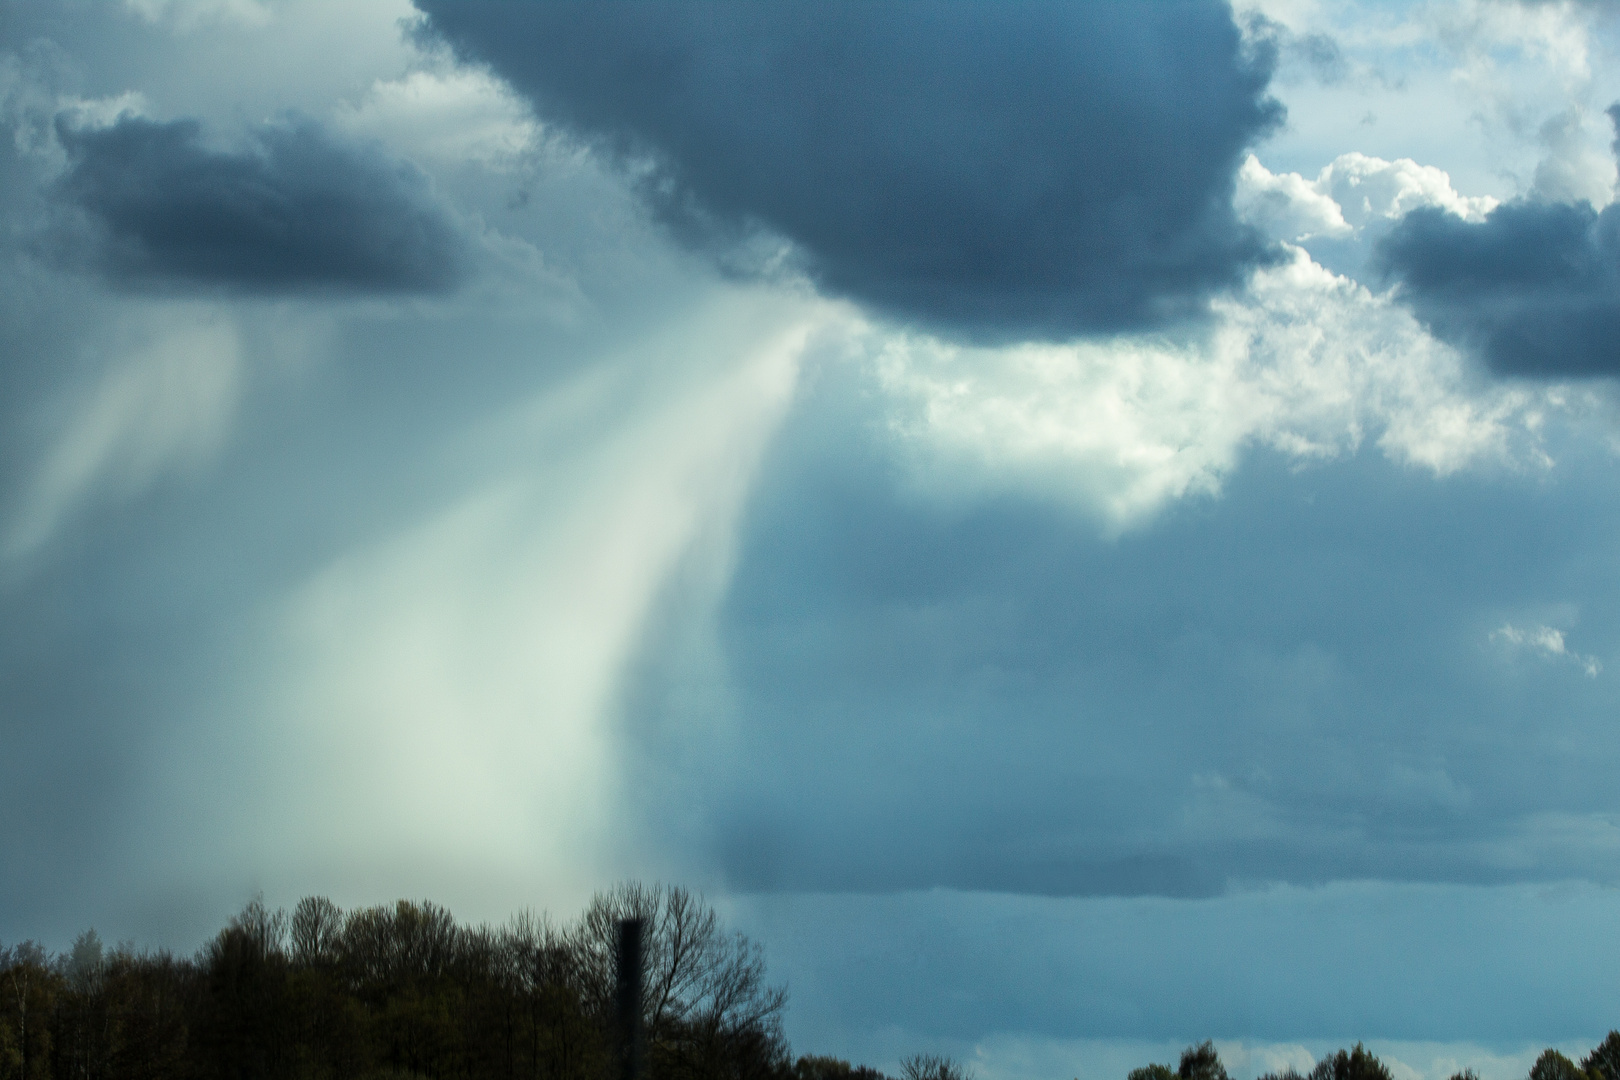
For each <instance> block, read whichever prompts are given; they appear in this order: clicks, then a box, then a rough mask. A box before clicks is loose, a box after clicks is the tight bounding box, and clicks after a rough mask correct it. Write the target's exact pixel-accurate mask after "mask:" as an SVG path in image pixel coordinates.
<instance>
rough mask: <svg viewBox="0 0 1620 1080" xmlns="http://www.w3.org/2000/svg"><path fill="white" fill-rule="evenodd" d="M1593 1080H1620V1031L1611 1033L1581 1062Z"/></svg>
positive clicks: (1582, 1067) (1583, 1068)
mask: <svg viewBox="0 0 1620 1080" xmlns="http://www.w3.org/2000/svg"><path fill="white" fill-rule="evenodd" d="M1581 1069H1582V1070H1583V1071H1585V1073H1586V1074H1587V1075H1588V1076H1590V1077H1592V1080H1620V1031H1611V1032H1609V1034H1608V1035H1607V1036H1605V1037H1604V1040H1603V1041H1602V1042H1600V1043H1598V1044H1597V1046H1596V1047H1594V1048H1593V1049H1592V1052H1591V1053H1590V1054H1587V1055H1586V1057H1585V1058H1583V1059H1582V1060H1581Z"/></svg>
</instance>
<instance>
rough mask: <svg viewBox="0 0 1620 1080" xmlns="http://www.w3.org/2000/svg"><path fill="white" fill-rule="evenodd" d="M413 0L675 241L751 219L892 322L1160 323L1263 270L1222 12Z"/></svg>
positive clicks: (1245, 89)
mask: <svg viewBox="0 0 1620 1080" xmlns="http://www.w3.org/2000/svg"><path fill="white" fill-rule="evenodd" d="M419 6H420V7H421V8H423V10H424V11H426V12H427V14H428V16H429V23H428V26H429V27H430V28H431V32H433V33H436V34H438V35H441V36H442V37H443V38H445V39H446V40H448V41H450V42H452V43H453V44H454V45H455V46H456V47H457V49H458V50H459V51H460V52H461V53H462V54H464V55H465V56H467V57H468V58H470V59H474V60H481V61H486V62H488V63H489V64H490V65H492V66H493V68H494V69H495V70H496V71H497V72H498V73H499V74H501V75H503V76H504V77H506V78H507V79H508V80H510V81H511V82H512V83H513V84H514V85H515V86H516V87H517V88H518V89H519V90H520V91H521V92H523V93H525V94H526V95H528V96H529V97H530V98H532V100H533V101H534V102H535V104H536V106H537V107H538V109H539V110H540V112H541V114H542V115H543V116H544V117H547V118H549V119H551V120H553V121H555V122H558V123H560V124H561V125H563V126H564V127H565V128H567V129H568V130H571V131H572V132H574V133H575V134H576V135H577V136H578V137H580V138H582V139H584V140H586V141H588V142H589V143H591V144H593V145H596V146H599V147H601V148H603V149H605V150H607V151H609V152H610V153H611V154H613V155H615V156H617V157H618V158H619V159H620V160H621V161H622V162H623V163H624V164H625V165H626V167H627V168H630V169H631V170H633V171H635V172H636V173H637V174H638V175H639V177H640V183H641V185H642V188H643V190H644V192H645V194H646V195H647V196H648V197H649V198H650V199H651V200H652V202H653V204H654V205H655V206H656V207H657V208H658V210H659V211H660V212H661V213H662V214H663V215H664V216H665V217H666V218H667V219H668V220H670V221H671V222H673V223H675V224H676V225H677V227H678V228H679V229H680V230H681V231H682V232H683V233H684V235H686V236H688V237H689V238H693V237H697V238H702V239H704V240H705V241H711V242H712V241H713V240H714V237H715V235H716V232H717V231H718V232H719V233H722V234H730V235H733V236H735V235H736V234H737V232H738V231H746V230H748V229H751V228H754V227H758V226H763V227H764V228H765V229H766V230H768V231H770V232H774V233H775V234H777V235H780V236H783V237H786V238H787V239H789V240H791V241H793V242H794V243H795V244H796V245H797V250H798V252H799V254H800V255H801V256H802V257H803V258H804V260H805V261H806V263H807V266H808V269H809V271H810V272H811V273H812V275H813V276H814V277H815V278H816V279H817V280H818V281H819V282H820V283H821V284H822V285H823V286H824V287H825V288H827V289H829V290H831V291H832V292H834V293H837V294H842V295H846V296H849V297H852V298H855V299H857V300H860V301H862V302H864V303H866V304H868V305H871V306H874V307H876V308H877V309H880V310H882V311H884V312H887V313H890V314H893V315H896V316H898V317H900V318H902V319H908V320H916V321H919V322H921V323H924V324H927V325H930V326H934V327H944V328H949V329H953V330H958V331H962V330H965V331H969V332H974V333H977V334H980V335H983V336H990V337H1043V338H1057V337H1067V336H1072V335H1074V334H1077V333H1083V332H1087V331H1098V330H1114V329H1119V328H1126V327H1145V326H1152V325H1159V324H1163V323H1166V322H1168V321H1173V320H1175V319H1177V318H1179V317H1183V316H1186V315H1188V314H1190V313H1193V312H1196V311H1198V310H1201V308H1202V305H1203V303H1204V301H1205V300H1206V299H1207V298H1208V296H1209V295H1210V294H1212V293H1214V292H1218V291H1221V290H1225V289H1228V288H1231V287H1234V286H1237V285H1239V284H1240V283H1241V282H1242V280H1243V279H1244V277H1245V275H1246V273H1247V271H1248V270H1250V269H1251V268H1253V267H1254V266H1256V265H1258V264H1261V263H1264V262H1266V261H1267V260H1268V259H1269V258H1270V255H1269V249H1268V248H1267V246H1266V245H1265V244H1264V243H1263V241H1262V239H1261V238H1260V236H1259V235H1258V234H1257V233H1255V232H1254V231H1252V230H1251V229H1250V228H1249V227H1247V226H1245V225H1243V224H1242V223H1240V222H1239V221H1238V220H1237V219H1236V217H1235V216H1234V213H1233V211H1232V205H1231V202H1232V200H1231V196H1232V189H1233V177H1234V174H1235V172H1236V169H1237V167H1238V165H1239V163H1240V161H1241V157H1242V151H1243V150H1244V148H1245V147H1247V146H1248V145H1249V144H1251V143H1252V142H1254V141H1255V140H1256V139H1257V138H1259V137H1261V136H1262V135H1264V134H1265V133H1266V132H1268V131H1270V130H1271V129H1272V127H1273V126H1274V125H1275V124H1276V123H1277V121H1278V120H1279V118H1280V115H1281V112H1280V109H1279V108H1278V106H1277V105H1276V104H1275V103H1274V102H1272V101H1271V100H1270V99H1269V98H1268V97H1266V95H1265V87H1266V83H1267V80H1268V78H1269V74H1270V60H1269V52H1268V51H1267V50H1260V51H1259V53H1258V54H1257V55H1256V54H1251V53H1250V52H1246V50H1245V47H1244V44H1243V41H1242V40H1241V37H1240V34H1239V31H1238V28H1237V27H1236V26H1235V25H1234V24H1233V21H1232V17H1231V13H1230V10H1229V9H1228V8H1227V7H1226V5H1224V4H1220V3H1214V2H1203V0H1195V2H1183V3H1176V4H1155V5H1152V6H1149V7H1147V8H1137V7H1130V6H1126V5H1113V4H1055V3H1039V4H1017V5H1004V4H991V3H963V4H947V5H936V4H927V3H917V2H908V3H897V4H882V5H871V4H865V3H848V2H846V3H835V4H831V5H827V4H816V5H812V4H808V3H789V4H758V5H744V4H703V3H696V4H694V3H654V4H646V3H634V4H621V3H608V4H600V3H589V4H577V3H535V4H511V3H459V2H458V3H448V2H438V0H423V2H422V3H421V4H420V5H419Z"/></svg>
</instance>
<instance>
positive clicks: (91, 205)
mask: <svg viewBox="0 0 1620 1080" xmlns="http://www.w3.org/2000/svg"><path fill="white" fill-rule="evenodd" d="M57 135H58V138H59V139H60V140H61V143H62V145H63V148H64V149H65V150H66V152H67V155H68V160H69V164H68V168H67V171H66V172H65V173H64V174H63V175H62V176H61V177H60V179H58V181H57V182H56V184H55V188H54V194H55V197H56V199H57V200H58V202H59V203H60V204H63V205H64V206H66V207H69V208H71V209H72V210H75V211H77V212H78V216H75V217H72V218H69V220H67V221H65V222H63V223H62V224H61V225H60V226H59V228H58V230H57V231H56V233H55V235H54V236H53V237H52V239H51V240H50V241H49V243H50V244H51V246H52V248H53V249H54V250H53V254H55V255H57V257H59V258H62V259H64V260H66V261H69V262H74V261H79V262H83V263H85V264H88V265H90V266H92V267H94V268H96V269H97V270H99V271H101V272H102V273H104V274H106V275H107V276H108V277H109V278H110V279H111V280H112V281H113V282H114V283H116V284H118V285H121V286H125V287H133V288H145V287H152V286H157V285H172V284H175V283H185V284H189V285H203V286H222V287H225V288H227V289H231V290H234V291H238V292H247V293H289V292H304V291H311V290H315V291H322V290H325V291H334V292H386V293H399V292H443V291H445V290H447V289H450V288H452V287H454V286H455V285H456V284H457V283H458V282H459V281H460V280H461V279H462V277H463V275H464V273H465V268H466V263H467V251H466V241H465V239H464V237H463V236H462V233H461V232H460V230H459V229H458V228H457V226H456V223H455V222H454V220H453V219H452V218H451V216H450V215H449V213H448V212H447V211H446V209H445V208H444V207H442V206H441V205H439V203H438V202H437V201H436V200H435V199H434V197H433V195H432V192H431V190H430V189H429V186H428V183H427V180H426V178H425V177H424V176H422V174H421V173H419V172H417V171H416V170H415V169H413V168H412V167H410V166H408V165H406V164H404V163H401V162H396V161H389V160H388V159H387V158H385V157H383V156H382V155H381V154H379V153H377V152H375V151H369V150H363V149H360V148H357V147H353V146H345V145H343V144H342V143H340V142H338V141H336V140H334V139H333V138H332V137H330V136H329V135H327V134H326V133H325V132H324V131H323V130H322V129H321V128H320V127H319V126H317V125H316V124H315V123H313V122H311V121H307V120H293V121H289V122H286V123H281V124H266V125H263V126H261V127H259V128H258V129H256V130H255V131H254V132H253V133H252V138H251V144H250V145H249V146H248V147H246V148H245V149H240V150H230V149H227V150H222V149H216V148H214V147H212V146H210V145H208V143H207V142H206V141H205V140H204V138H203V132H202V127H201V125H200V124H199V123H198V122H196V121H194V120H173V121H168V122H159V121H154V120H149V119H145V118H143V117H139V116H128V115H126V116H122V117H119V118H118V120H117V121H116V122H114V123H112V124H110V125H107V126H104V127H75V126H72V125H70V124H68V123H65V122H59V124H58V129H57Z"/></svg>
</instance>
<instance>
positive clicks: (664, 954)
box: [570, 882, 787, 1042]
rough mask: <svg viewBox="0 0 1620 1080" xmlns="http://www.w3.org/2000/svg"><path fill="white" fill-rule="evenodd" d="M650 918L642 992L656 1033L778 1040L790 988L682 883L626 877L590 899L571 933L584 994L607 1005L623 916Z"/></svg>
mask: <svg viewBox="0 0 1620 1080" xmlns="http://www.w3.org/2000/svg"><path fill="white" fill-rule="evenodd" d="M631 918H639V919H643V920H645V926H646V930H645V931H644V937H643V944H644V948H645V971H646V986H645V988H644V996H643V998H642V1001H643V1008H644V1011H645V1015H646V1021H647V1025H648V1030H649V1031H650V1032H651V1034H652V1036H653V1038H654V1039H655V1040H656V1039H659V1038H660V1037H664V1038H667V1037H668V1036H669V1035H671V1034H673V1033H674V1032H676V1031H678V1030H684V1031H686V1032H689V1033H692V1034H695V1035H698V1036H701V1037H706V1038H719V1037H732V1036H736V1035H739V1034H741V1033H744V1032H756V1033H760V1034H763V1035H765V1036H767V1037H768V1038H769V1039H773V1040H776V1041H778V1042H780V1031H781V1016H782V1010H783V1009H784V1008H785V1007H786V1006H787V990H786V988H784V987H780V986H769V985H767V984H766V982H765V958H764V954H763V951H762V950H761V949H760V948H759V946H758V945H755V944H754V943H753V942H751V941H749V940H748V938H746V937H745V936H744V935H742V934H738V933H727V932H726V931H725V929H724V928H723V927H722V926H721V924H720V917H719V915H718V914H716V912H715V910H714V909H713V908H712V907H710V906H709V905H708V904H707V903H705V902H704V900H703V898H702V897H701V896H699V895H697V894H695V893H693V892H691V891H689V890H687V889H684V888H681V887H679V886H667V887H666V886H663V885H650V886H649V885H643V884H640V883H639V882H624V883H621V884H619V885H615V886H614V887H613V888H611V889H608V890H607V891H605V892H601V893H598V894H597V895H596V896H595V897H594V898H593V899H592V900H591V904H590V906H589V907H588V908H586V910H585V913H584V915H583V916H582V917H581V919H580V921H579V924H578V925H577V926H576V927H575V929H574V931H573V932H572V934H571V935H570V937H571V943H572V944H573V946H574V948H573V950H572V951H573V952H574V953H575V955H576V956H578V957H579V959H580V962H581V967H582V969H583V970H582V975H583V976H584V983H585V986H586V989H587V992H588V993H589V994H590V995H591V997H592V998H593V999H594V1000H595V1001H596V1002H597V1003H599V1004H600V1006H602V1007H603V1008H604V1011H605V1009H606V1008H607V1007H608V1006H609V1004H610V1002H611V1000H612V999H611V995H612V992H613V965H614V949H615V941H616V937H615V935H616V934H617V932H618V926H619V923H620V921H621V920H623V919H631Z"/></svg>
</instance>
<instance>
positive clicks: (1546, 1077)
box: [1530, 1049, 1588, 1080]
mask: <svg viewBox="0 0 1620 1080" xmlns="http://www.w3.org/2000/svg"><path fill="white" fill-rule="evenodd" d="M1530 1080H1588V1078H1587V1075H1586V1073H1585V1072H1584V1071H1583V1070H1582V1069H1581V1067H1580V1066H1578V1065H1576V1064H1575V1063H1574V1062H1573V1061H1571V1060H1569V1058H1567V1057H1565V1056H1564V1055H1563V1054H1560V1053H1559V1052H1558V1051H1556V1050H1552V1049H1547V1050H1543V1051H1542V1052H1541V1056H1540V1057H1538V1058H1536V1063H1535V1064H1534V1065H1532V1066H1530Z"/></svg>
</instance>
